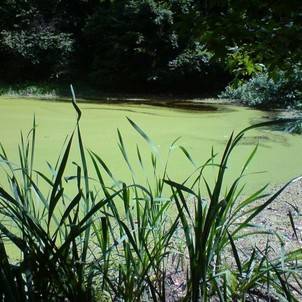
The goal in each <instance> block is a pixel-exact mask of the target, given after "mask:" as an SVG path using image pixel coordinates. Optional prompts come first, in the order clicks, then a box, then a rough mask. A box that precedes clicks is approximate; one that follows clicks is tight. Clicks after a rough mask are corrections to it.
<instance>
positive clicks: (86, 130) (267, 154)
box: [0, 97, 302, 190]
mask: <svg viewBox="0 0 302 302" xmlns="http://www.w3.org/2000/svg"><path fill="white" fill-rule="evenodd" d="M79 107H80V108H81V110H82V120H81V129H82V133H83V138H84V143H85V146H86V147H87V148H88V149H90V150H93V151H94V152H96V153H97V154H99V155H100V156H101V157H102V159H103V160H104V161H105V162H106V163H107V164H108V166H109V167H110V169H111V170H112V171H113V173H114V174H115V175H116V177H117V178H118V179H123V180H130V179H131V177H130V173H129V169H128V168H127V165H126V163H125V161H124V160H123V158H122V155H121V153H120V151H119V148H118V145H117V128H118V129H120V131H121V133H122V135H123V137H124V141H125V145H126V147H127V150H128V153H129V158H130V162H131V164H133V166H134V168H135V170H139V168H138V167H139V165H138V160H137V156H136V146H139V148H140V149H141V152H142V154H143V157H144V158H145V159H144V161H145V163H146V167H147V172H146V173H147V174H149V175H150V174H151V164H150V162H151V160H150V151H149V147H148V145H147V144H146V142H145V141H144V140H143V139H142V137H140V136H139V135H138V133H137V132H135V130H133V128H132V127H131V125H130V124H129V122H128V121H127V119H126V117H129V118H130V119H132V120H133V121H135V122H136V123H137V124H138V125H140V126H141V127H142V128H143V129H144V130H145V132H146V133H148V135H149V136H150V137H151V138H152V139H153V141H154V142H156V144H157V147H158V149H159V151H160V155H161V160H162V161H163V162H164V161H165V160H166V158H167V154H168V150H169V146H170V144H171V143H172V142H173V141H174V140H175V139H176V138H177V137H181V139H180V140H179V141H178V142H177V145H182V146H184V147H185V148H186V149H187V150H188V151H189V152H190V153H191V155H192V158H193V159H194V161H195V162H196V164H197V165H199V164H202V163H203V162H205V161H206V160H207V159H208V158H209V156H210V154H211V149H212V147H213V148H214V151H215V152H220V153H221V152H222V150H223V148H224V146H225V143H226V141H227V139H228V137H229V136H230V134H231V132H232V131H235V132H236V131H239V130H241V129H242V128H244V127H246V126H249V125H251V124H253V123H256V122H259V121H263V120H266V119H267V118H268V115H269V114H268V113H265V112H262V111H257V110H252V109H248V108H244V107H236V106H231V105H230V106H227V105H217V106H215V107H214V108H213V109H214V110H210V109H211V108H210V107H206V109H207V110H204V111H202V110H190V109H176V108H164V107H157V106H148V105H145V104H144V105H139V104H124V105H123V104H116V105H114V104H112V105H109V104H108V105H107V104H95V103H81V104H79ZM209 108H210V109H209ZM34 115H35V117H36V121H37V124H38V127H37V151H36V161H35V167H36V169H39V170H42V171H44V172H46V173H50V172H49V171H48V167H47V164H46V161H49V162H50V163H54V162H55V160H56V159H57V156H58V154H59V152H60V150H61V148H62V144H63V142H64V140H65V138H66V136H67V135H68V134H70V133H71V132H72V130H73V129H74V126H75V121H76V114H75V111H74V109H73V107H72V106H71V104H69V103H63V102H54V101H39V100H30V99H13V98H3V97H2V98H0V142H1V143H2V144H3V145H4V147H5V149H6V151H7V154H8V155H9V157H10V159H11V160H12V161H17V158H18V154H17V144H18V143H19V138H20V131H23V132H24V133H27V131H28V130H29V129H30V128H31V126H32V121H33V116H34ZM257 143H259V149H258V152H257V154H256V156H255V158H254V160H253V162H252V163H251V165H250V167H249V169H248V172H249V173H252V175H250V176H249V177H248V178H247V179H246V181H247V182H248V185H249V189H248V190H254V189H256V188H257V187H258V186H260V185H262V184H264V183H270V184H272V185H278V184H280V183H282V182H285V181H286V180H288V179H290V178H291V177H294V176H297V175H300V174H302V157H301V156H300V154H301V150H302V137H301V136H299V135H291V134H287V133H282V132H276V131H274V132H273V131H269V130H267V129H261V130H253V131H251V132H249V134H248V135H247V136H246V137H245V138H244V139H243V140H242V142H241V144H240V146H239V147H238V148H237V149H236V151H235V152H234V154H233V156H232V160H231V163H230V167H231V169H230V171H229V172H228V180H229V181H230V180H231V179H232V178H233V177H235V175H237V174H238V173H239V171H240V167H242V164H243V163H244V161H245V160H246V159H247V157H248V156H249V154H250V153H251V152H252V150H253V148H254V146H255V145H256V144H257ZM71 156H72V159H73V160H75V161H78V151H77V149H76V148H74V149H73V151H72V155H71ZM193 170H194V168H193V166H192V164H191V163H190V162H189V161H188V160H187V159H186V158H185V156H184V154H183V153H182V152H181V150H180V149H179V148H177V147H176V148H174V150H173V151H172V153H171V158H170V164H169V169H168V171H169V176H170V178H172V179H174V180H177V181H181V180H183V179H185V178H186V177H187V176H188V175H189V174H190V173H191V172H192V171H193ZM74 171H75V166H74V165H72V164H71V165H70V166H69V167H68V171H67V172H68V173H70V175H71V174H73V173H74ZM212 172H213V171H212ZM212 172H209V177H211V178H213V179H214V174H213V173H212ZM255 172H263V173H260V174H259V173H257V174H253V173H255ZM138 174H140V172H139V173H138ZM138 177H142V176H141V175H140V176H138Z"/></svg>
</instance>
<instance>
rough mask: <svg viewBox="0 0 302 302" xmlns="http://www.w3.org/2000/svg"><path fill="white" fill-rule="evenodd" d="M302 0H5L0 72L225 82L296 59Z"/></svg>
mask: <svg viewBox="0 0 302 302" xmlns="http://www.w3.org/2000/svg"><path fill="white" fill-rule="evenodd" d="M301 22H302V5H301V1H300V0H288V1H268V0H264V1H263V0H261V1H260V0H249V1H248V0H243V1H235V0H228V1H226V0H200V1H197V0H161V1H155V0H103V1H102V0H74V1H69V0H49V1H40V0H2V1H1V4H0V60H1V62H0V66H1V67H0V68H1V70H0V72H1V81H6V82H7V81H8V82H17V81H19V82H20V81H35V80H54V81H67V80H68V81H69V80H83V81H86V82H89V83H91V84H92V85H95V86H98V87H101V88H102V89H118V90H131V91H142V90H143V91H172V92H175V91H176V92H186V91H190V92H195V91H196V92H200V91H203V92H204V91H219V90H221V89H223V88H224V87H225V86H226V85H227V84H228V83H230V82H233V83H240V82H241V81H246V80H249V79H250V78H252V77H253V76H255V75H256V74H258V73H263V72H268V73H269V74H270V77H272V78H273V77H274V76H276V75H278V74H280V72H281V73H283V74H291V73H292V70H293V69H294V68H300V64H301V57H302V56H301V47H300V46H301V44H302V31H301Z"/></svg>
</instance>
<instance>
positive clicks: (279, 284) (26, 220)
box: [0, 90, 302, 301]
mask: <svg viewBox="0 0 302 302" xmlns="http://www.w3.org/2000/svg"><path fill="white" fill-rule="evenodd" d="M72 93H73V106H74V108H75V110H76V112H77V114H78V118H77V122H76V125H75V129H74V131H73V132H72V133H71V134H70V135H69V137H68V139H66V142H65V143H64V148H63V149H62V152H61V154H60V156H59V158H58V160H57V162H56V164H55V165H54V166H52V165H51V164H48V165H49V168H50V171H51V173H50V175H46V174H45V173H42V172H41V171H39V170H36V169H35V165H34V158H35V153H36V150H35V147H36V146H35V145H36V143H35V142H36V122H35V119H34V122H33V127H32V130H31V131H30V132H29V134H28V135H27V136H24V135H21V140H20V145H19V146H18V149H17V152H18V154H19V164H18V165H15V164H14V163H12V161H10V158H9V156H8V154H6V152H5V148H4V147H3V146H2V145H1V152H0V164H1V167H2V169H3V173H4V175H5V176H6V180H7V183H6V184H4V181H3V183H2V184H1V186H0V215H1V221H0V254H1V255H0V256H1V258H0V259H1V260H0V282H1V284H3V285H4V286H1V287H0V300H1V301H37V300H38V301H50V300H54V301H58V300H64V299H65V300H68V301H84V300H85V301H106V300H114V301H121V300H123V301H146V300H152V301H165V300H166V299H168V297H170V298H171V295H173V299H174V300H177V299H179V300H180V299H185V300H187V301H200V300H202V301H210V300H211V299H212V298H213V299H214V298H215V299H218V300H220V301H230V300H241V301H251V299H254V298H255V299H258V298H259V299H260V298H265V299H268V300H271V301H274V300H275V301H276V300H277V299H279V300H284V301H297V298H296V297H297V296H298V295H301V286H300V284H301V257H302V253H301V250H296V251H291V252H289V253H283V254H282V255H281V256H275V257H272V256H271V255H270V244H269V242H268V243H267V246H266V247H265V249H264V250H261V249H260V247H257V245H255V246H254V247H251V249H250V251H249V252H246V253H245V254H244V253H242V252H241V250H240V247H239V245H238V244H237V243H238V240H242V239H244V238H246V237H248V236H258V235H260V234H266V233H270V232H269V231H268V230H263V229H259V228H258V227H257V226H256V225H253V219H254V218H255V217H256V216H257V215H259V214H260V213H261V212H262V211H263V210H264V209H265V208H266V207H267V206H268V205H270V204H271V203H272V202H273V201H274V200H275V198H276V197H277V196H278V195H279V194H280V193H281V192H282V191H283V190H284V188H285V187H286V186H287V185H288V184H290V183H291V181H290V182H288V183H287V184H286V185H285V186H283V187H282V188H281V189H280V190H278V191H277V192H276V193H274V194H273V195H271V196H270V195H268V194H266V193H265V189H266V186H263V187H262V188H260V189H259V190H258V191H257V192H255V193H254V194H251V195H250V196H248V197H247V196H245V195H244V194H243V192H244V186H242V185H241V183H242V178H243V176H244V175H245V171H246V168H247V166H248V165H249V163H250V162H251V160H252V158H253V156H254V154H255V152H256V150H257V147H256V148H255V149H254V150H252V152H251V155H250V156H249V158H248V159H247V161H246V163H245V164H244V165H243V167H242V171H241V173H240V174H239V175H238V177H237V178H236V179H235V180H234V181H233V183H232V184H231V186H230V187H229V189H226V188H225V182H224V179H225V174H226V173H228V171H229V170H230V169H231V167H229V166H228V162H229V158H230V157H231V156H232V152H233V150H234V148H236V146H237V145H238V143H239V142H240V140H241V139H242V137H243V136H244V135H245V133H246V132H247V131H249V130H250V129H253V128H255V127H262V126H268V125H271V124H276V123H277V124H282V123H287V122H288V120H282V121H278V122H266V123H262V124H258V125H254V126H251V127H248V128H246V129H244V130H243V131H241V132H239V133H238V134H237V135H234V134H232V135H231V136H230V138H229V141H228V142H227V145H226V147H225V150H224V153H223V155H222V157H221V159H220V161H219V160H218V158H219V157H218V155H217V154H215V153H214V152H212V154H211V156H210V158H209V159H208V160H207V161H205V163H204V164H202V165H201V166H200V167H197V168H196V169H195V171H194V173H193V174H192V175H191V176H190V177H188V178H185V179H184V181H183V182H182V183H177V182H175V181H174V180H173V178H172V177H171V175H168V173H167V170H168V168H167V167H168V162H167V163H164V169H163V171H162V172H160V171H159V168H158V161H160V158H159V156H158V153H157V150H156V146H155V144H154V143H153V142H152V140H151V139H150V138H149V136H148V135H147V134H146V133H145V132H144V131H143V130H142V128H141V127H139V126H138V125H137V124H136V123H135V122H134V121H132V120H130V119H129V123H130V124H131V125H132V127H133V129H134V130H135V131H136V132H137V133H138V134H139V135H140V136H141V137H142V138H143V139H144V140H145V142H146V143H147V144H148V145H149V146H150V150H151V151H150V158H151V165H152V169H153V174H152V175H150V176H149V177H148V178H147V180H146V183H142V182H139V181H137V179H136V177H135V171H134V168H133V167H132V165H131V163H130V162H129V156H128V154H127V149H126V145H127V142H126V141H125V140H124V138H123V136H122V134H121V132H120V131H118V143H119V148H120V151H121V153H122V155H123V158H124V160H125V161H126V163H127V165H128V167H129V170H130V172H131V175H132V182H131V183H128V184H127V183H125V182H122V181H118V180H116V178H115V177H114V171H111V170H110V169H109V168H108V166H107V165H106V163H105V162H104V161H103V160H102V158H101V157H100V156H99V155H98V154H96V153H95V152H93V151H87V150H86V149H85V147H84V143H83V137H82V135H81V127H80V118H81V111H80V109H79V107H78V106H77V104H76V100H75V96H74V92H73V90H72ZM75 139H76V140H77V147H78V153H79V158H80V161H79V163H75V162H74V163H73V166H74V171H75V173H74V175H67V173H66V167H67V166H68V164H69V163H70V157H69V155H70V150H71V146H72V144H73V143H74V140H75ZM176 144H177V140H176V141H174V143H173V144H172V145H173V146H176ZM171 149H172V148H171ZM181 150H182V152H183V153H184V155H185V157H186V158H187V159H189V160H190V161H191V162H193V160H192V157H191V155H190V154H189V152H188V151H187V150H186V149H185V148H184V147H181ZM147 156H148V159H149V155H146V154H142V153H141V151H140V148H139V147H137V159H138V162H139V165H140V167H141V168H142V169H144V167H145V166H144V165H145V162H146V158H147ZM88 161H91V164H92V168H91V166H89V164H88ZM169 164H177V163H173V162H171V163H169ZM208 168H211V169H212V168H214V169H216V171H217V174H216V181H215V183H214V185H212V186H211V185H210V184H209V180H208V179H206V177H205V173H204V172H205V171H206V169H208ZM108 177H109V179H110V181H109V182H108V180H107V179H108ZM70 188H71V190H70ZM169 190H171V193H169ZM70 191H71V192H73V193H71V194H70V193H69V194H68V192H70ZM256 201H257V202H256ZM8 250H9V251H15V255H16V257H15V259H10V257H9V255H8V254H9V253H8V252H7V251H8ZM173 276H179V278H180V282H179V283H180V285H179V286H181V287H182V289H179V288H177V287H176V288H174V289H175V293H173V292H172V289H173V285H174V284H173V283H172V284H171V279H173ZM292 280H294V283H292V282H291V281H292ZM174 287H175V286H174Z"/></svg>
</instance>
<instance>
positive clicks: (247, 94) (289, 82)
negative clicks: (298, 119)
mask: <svg viewBox="0 0 302 302" xmlns="http://www.w3.org/2000/svg"><path fill="white" fill-rule="evenodd" d="M220 97H222V98H230V99H233V100H239V101H241V102H242V103H243V104H247V105H249V106H253V107H264V108H270V107H271V106H272V104H274V105H275V106H276V107H281V108H286V107H293V106H294V107H301V103H302V69H301V68H300V67H298V68H297V67H296V68H293V70H292V73H291V74H285V73H284V72H278V73H277V74H276V75H275V77H274V78H271V77H270V76H269V74H268V73H258V74H256V75H254V76H253V77H252V78H251V79H249V80H248V81H246V82H245V83H243V84H241V85H238V86H237V87H233V86H232V85H230V86H228V87H226V89H225V91H224V92H222V93H221V94H220Z"/></svg>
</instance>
